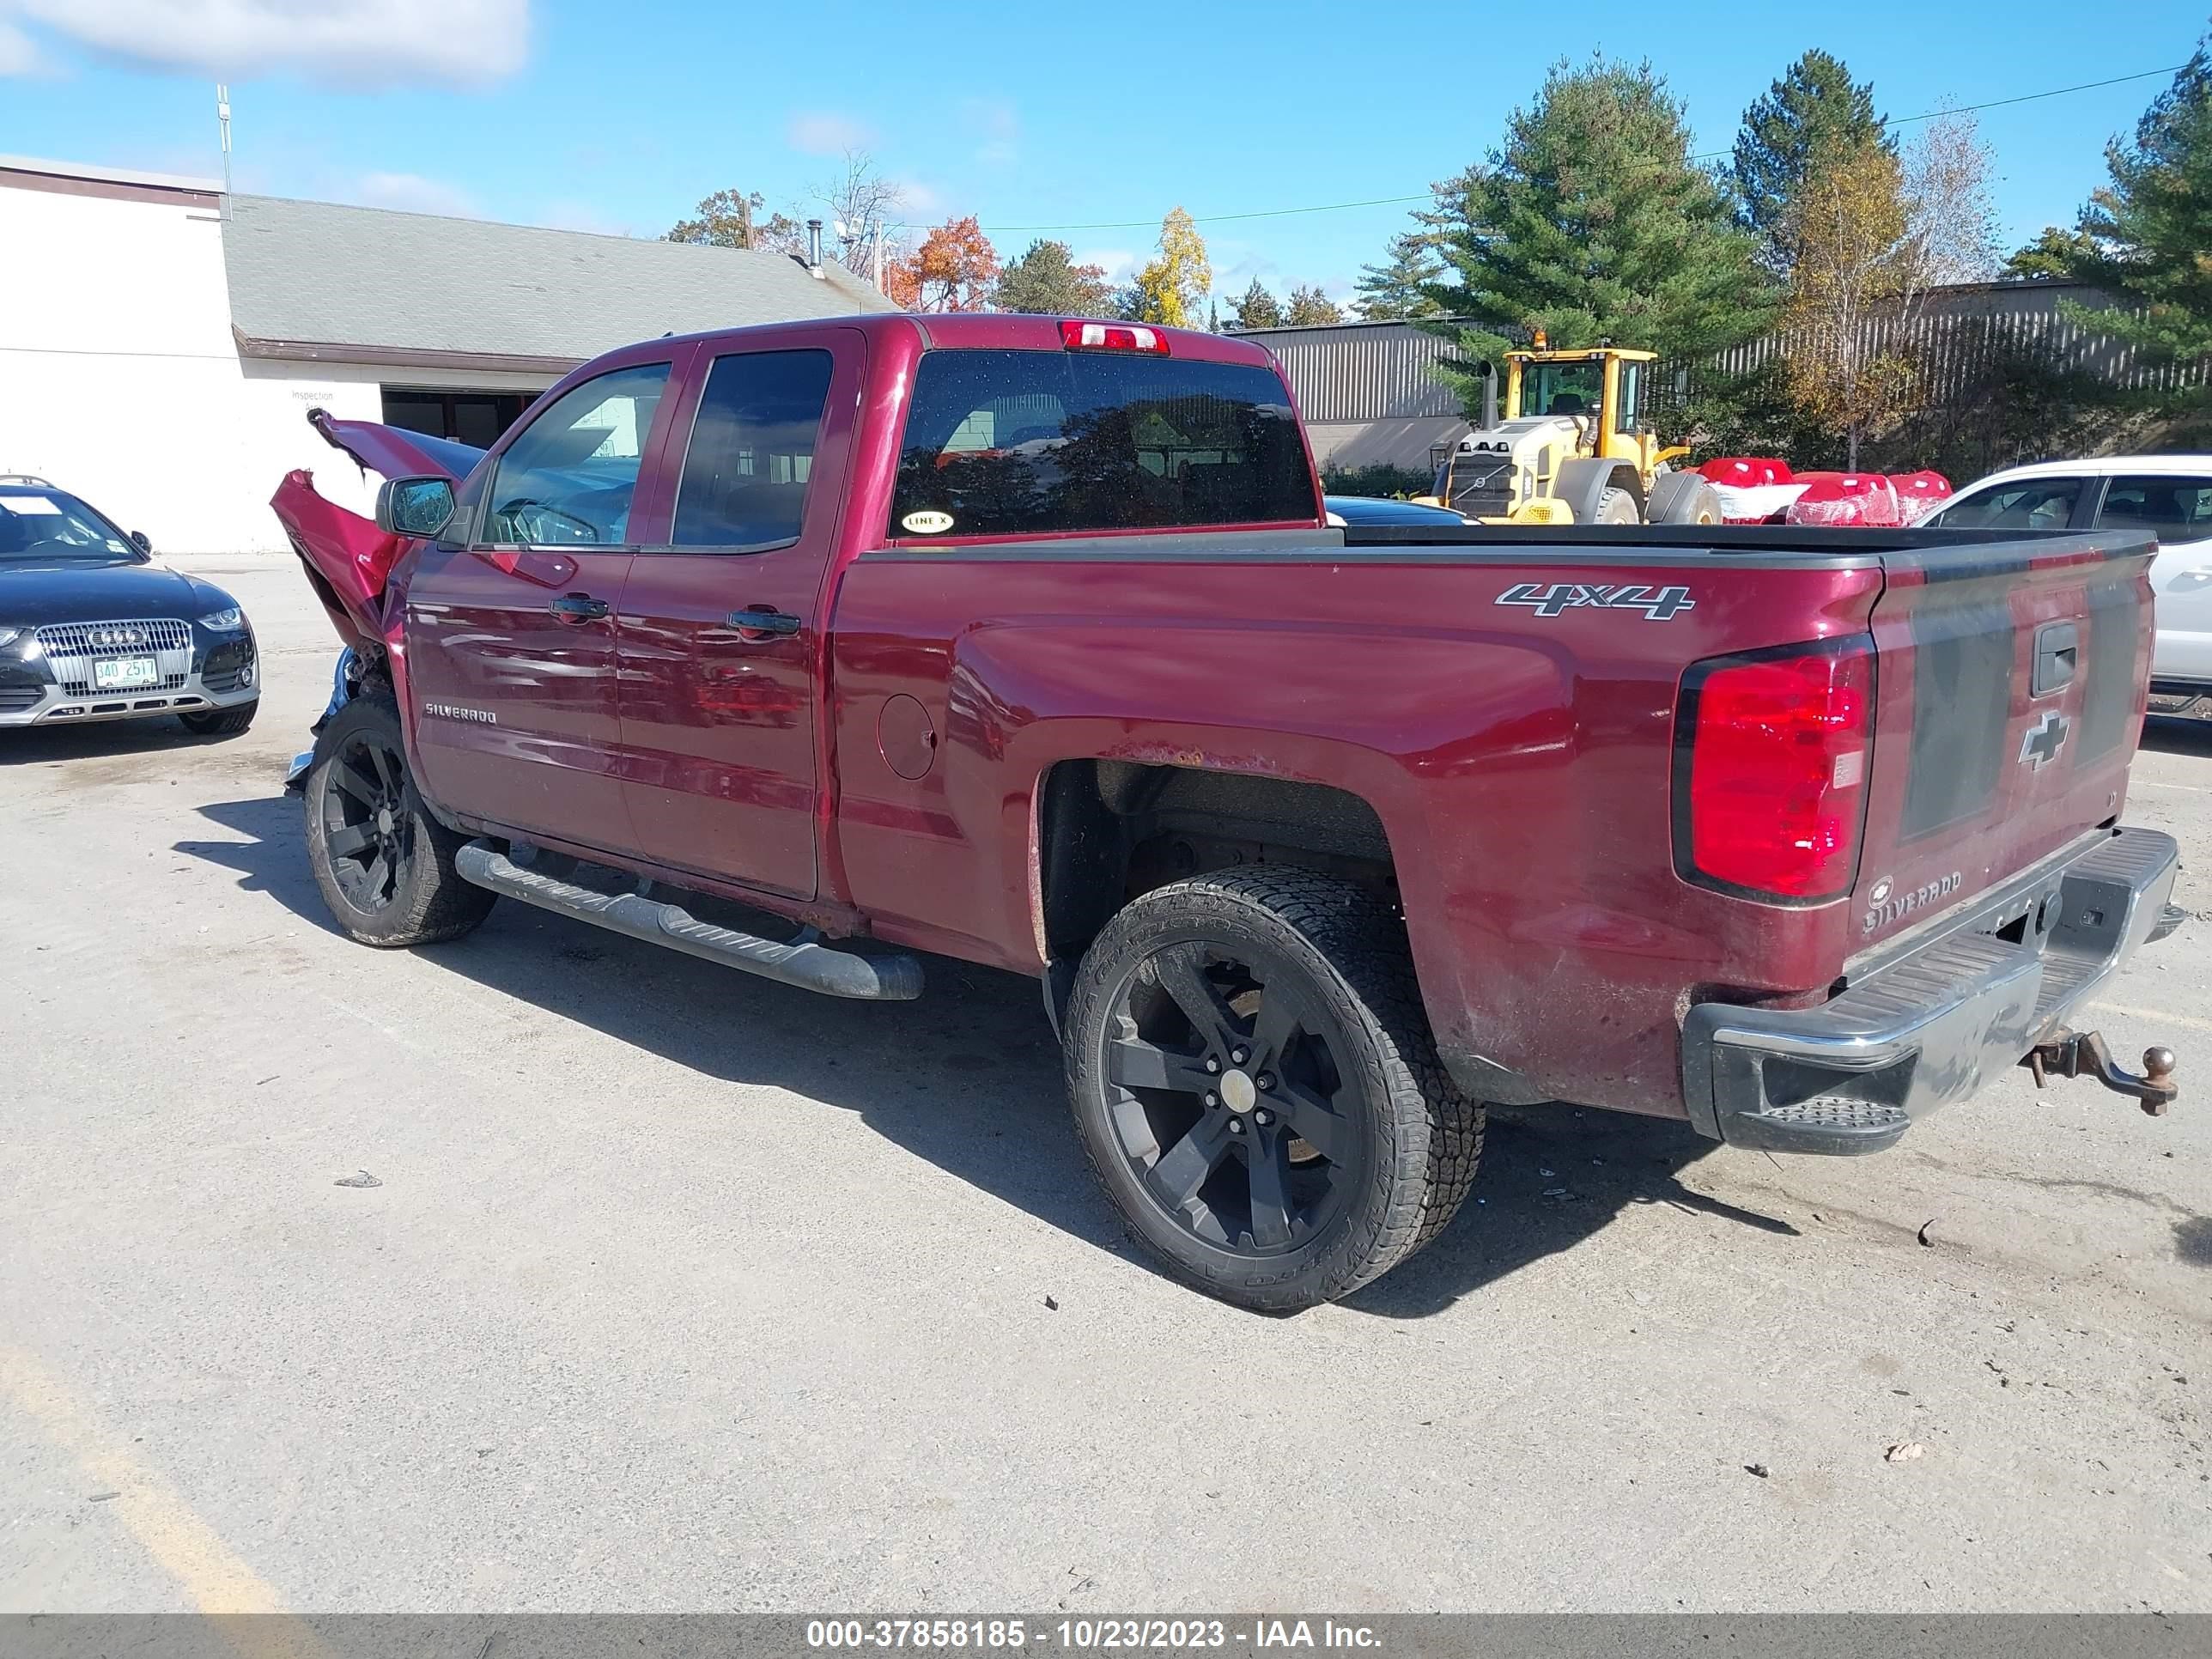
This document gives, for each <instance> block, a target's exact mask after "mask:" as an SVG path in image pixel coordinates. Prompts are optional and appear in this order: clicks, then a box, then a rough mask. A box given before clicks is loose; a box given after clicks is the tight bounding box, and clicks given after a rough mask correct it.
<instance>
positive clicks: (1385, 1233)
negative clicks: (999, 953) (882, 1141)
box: [1062, 866, 1483, 1313]
mask: <svg viewBox="0 0 2212 1659" xmlns="http://www.w3.org/2000/svg"><path fill="white" fill-rule="evenodd" d="M1194 942H1195V943H1199V944H1200V945H1203V946H1205V947H1206V948H1208V949H1211V950H1214V951H1221V952H1225V953H1231V954H1233V953H1235V952H1237V951H1244V950H1255V951H1265V952H1266V953H1267V955H1268V957H1271V958H1272V959H1273V962H1275V963H1279V964H1281V965H1282V966H1284V967H1285V968H1286V969H1293V970H1295V973H1296V975H1297V976H1298V981H1297V982H1296V989H1297V994H1298V995H1299V997H1300V998H1301V999H1302V1000H1304V1003H1305V1004H1306V1005H1307V1006H1310V1008H1312V1009H1314V1010H1315V1011H1316V1019H1317V1020H1318V1021H1319V1022H1320V1023H1322V1024H1326V1025H1327V1026H1328V1028H1329V1029H1328V1031H1327V1034H1326V1042H1327V1047H1328V1052H1329V1054H1331V1055H1332V1056H1333V1057H1334V1058H1335V1069H1336V1070H1337V1071H1338V1072H1339V1073H1340V1077H1341V1081H1342V1086H1341V1087H1340V1091H1339V1094H1338V1097H1337V1103H1338V1104H1339V1105H1340V1107H1343V1106H1346V1104H1347V1102H1349V1103H1350V1105H1349V1109H1347V1110H1346V1111H1345V1112H1344V1121H1346V1126H1347V1131H1348V1133H1347V1137H1346V1140H1347V1145H1350V1144H1352V1142H1353V1141H1354V1140H1356V1142H1357V1145H1358V1152H1360V1153H1364V1156H1355V1157H1354V1158H1348V1159H1347V1160H1346V1168H1345V1170H1343V1171H1342V1173H1341V1178H1343V1179H1344V1180H1345V1182H1346V1188H1347V1190H1346V1197H1345V1200H1344V1201H1343V1203H1342V1206H1341V1207H1340V1209H1339V1210H1338V1211H1337V1212H1336V1213H1335V1214H1334V1218H1333V1219H1332V1220H1331V1221H1330V1222H1329V1223H1328V1225H1326V1226H1322V1227H1320V1228H1318V1229H1316V1231H1314V1232H1313V1234H1312V1235H1311V1236H1310V1237H1309V1238H1307V1239H1305V1240H1304V1241H1303V1242H1302V1243H1297V1244H1296V1245H1295V1246H1294V1247H1293V1248H1291V1249H1288V1250H1286V1251H1279V1252H1278V1253H1275V1254H1267V1255H1262V1254H1259V1253H1257V1252H1256V1251H1255V1250H1254V1249H1252V1248H1251V1244H1252V1241H1251V1238H1250V1237H1246V1238H1244V1239H1243V1240H1241V1241H1240V1245H1239V1246H1231V1247H1224V1246H1222V1245H1219V1244H1217V1243H1210V1242H1208V1241H1207V1240H1206V1239H1204V1238H1201V1237H1199V1236H1198V1235H1197V1234H1196V1233H1195V1232H1194V1231H1190V1230H1189V1228H1188V1227H1187V1226H1186V1225H1183V1224H1182V1222H1180V1221H1178V1220H1177V1219H1176V1218H1175V1217H1174V1216H1173V1215H1172V1214H1171V1213H1170V1210H1169V1209H1168V1207H1167V1206H1165V1205H1164V1203H1163V1202H1162V1201H1161V1200H1159V1199H1158V1198H1157V1197H1156V1196H1154V1195H1153V1194H1152V1192H1151V1191H1150V1190H1149V1188H1147V1186H1146V1179H1147V1176H1144V1175H1140V1174H1139V1172H1138V1171H1137V1170H1135V1168H1134V1167H1133V1163H1132V1159H1131V1158H1130V1155H1129V1152H1128V1150H1127V1146H1126V1144H1125V1142H1124V1141H1123V1140H1122V1139H1121V1136H1120V1134H1119V1133H1118V1132H1117V1130H1116V1128H1115V1121H1114V1118H1113V1114H1114V1112H1115V1109H1116V1108H1117V1106H1121V1107H1123V1108H1124V1109H1126V1106H1127V1103H1128V1102H1129V1101H1131V1100H1133V1098H1134V1097H1133V1095H1131V1094H1130V1093H1128V1091H1125V1090H1123V1089H1122V1088H1121V1086H1120V1085H1117V1084H1116V1083H1115V1082H1113V1081H1111V1080H1109V1077H1108V1075H1107V1073H1108V1070H1109V1065H1108V1058H1107V1051H1108V1046H1109V1043H1111V1042H1117V1041H1120V1040H1121V1039H1123V1038H1125V1037H1126V1036H1128V1035H1130V1034H1131V1033H1133V1030H1134V1027H1133V1024H1131V1023H1130V1020H1129V1017H1128V1015H1127V1012H1126V1010H1127V1007H1128V1006H1131V1005H1130V1004H1129V1002H1128V1000H1127V999H1128V997H1129V995H1130V994H1131V987H1134V986H1139V985H1146V986H1153V987H1158V986H1159V985H1160V984H1161V983H1162V981H1160V980H1159V979H1158V968H1157V962H1156V953H1157V952H1159V951H1164V950H1171V949H1173V948H1174V947H1176V946H1178V945H1188V944H1191V943H1194ZM1148 973H1150V974H1152V975H1154V977H1153V978H1152V979H1150V980H1147V979H1146V978H1144V977H1143V976H1144V975H1146V974H1148ZM1062 1029H1063V1032H1064V1037H1065V1041H1064V1048H1065V1059H1066V1070H1067V1079H1068V1094H1069V1104H1070V1107H1071V1109H1072V1110H1073V1115H1074V1119H1075V1127H1076V1133H1077V1136H1078V1138H1079V1139H1080V1140H1081V1141H1082V1143H1083V1146H1084V1150H1085V1152H1086V1153H1087V1154H1088V1155H1089V1157H1090V1158H1091V1167H1092V1168H1093V1169H1094V1170H1096V1171H1097V1175H1098V1177H1099V1179H1100V1181H1101V1182H1102V1183H1103V1185H1104V1187H1105V1188H1106V1190H1107V1193H1108V1194H1109V1197H1110V1198H1111V1199H1112V1200H1113V1201H1114V1204H1115V1207H1116V1208H1117V1209H1118V1210H1119V1211H1120V1212H1121V1216H1122V1218H1123V1219H1124V1220H1125V1221H1126V1222H1127V1225H1128V1226H1129V1228H1130V1230H1131V1231H1133V1233H1134V1234H1135V1236H1136V1237H1137V1238H1138V1239H1139V1242H1141V1243H1143V1244H1145V1245H1146V1247H1147V1248H1148V1249H1150V1250H1151V1251H1152V1254H1153V1255H1155V1256H1157V1257H1158V1260H1159V1261H1160V1262H1161V1263H1162V1264H1163V1265H1164V1267H1165V1268H1166V1269H1167V1271H1168V1272H1169V1273H1170V1274H1172V1275H1173V1276H1174V1277H1176V1278H1177V1279H1181V1280H1182V1281H1183V1282H1184V1283H1186V1284H1188V1285H1194V1286H1195V1287H1196V1288H1197V1289H1199V1290H1201V1291H1206V1293H1207V1294H1209V1295H1211V1296H1215V1297H1219V1298H1221V1299H1222V1300H1223V1301H1225V1302H1231V1303H1234V1304H1237V1305H1239V1306H1242V1307H1246V1308H1250V1309H1254V1310H1260V1311H1263V1312H1269V1313H1294V1312H1297V1311H1299V1310H1303V1309H1306V1308H1310V1307H1313V1306H1315V1305H1316V1304H1320V1303H1323V1302H1329V1301H1334V1300H1335V1299H1336V1298H1338V1297H1342V1296H1346V1295H1348V1294H1350V1293H1351V1292H1352V1291H1356V1290H1358V1288H1359V1287H1360V1286H1362V1285H1366V1284H1368V1283H1370V1282H1371V1281H1372V1280H1374V1279H1376V1278H1378V1277H1380V1276H1381V1275H1382V1274H1383V1273H1387V1272H1388V1271H1389V1269H1390V1268H1392V1267H1395V1266H1396V1265H1397V1264H1398V1263H1400V1262H1401V1261H1404V1260H1405V1259H1406V1258H1407V1257H1408V1256H1410V1255H1413V1253H1414V1252H1415V1251H1417V1250H1419V1249H1421V1248H1422V1247H1423V1246H1424V1245H1425V1244H1427V1243H1429V1242H1430V1241H1431V1239H1433V1238H1435V1237H1436V1236H1437V1234H1438V1233H1440V1232H1441V1231H1443V1228H1444V1226H1445V1225H1446V1224H1447V1223H1449V1221H1450V1219H1451V1218H1452V1216H1453V1214H1454V1212H1456V1211H1457V1210H1458V1208H1459V1206H1460V1204H1461V1202H1462V1200H1464V1199H1465V1197H1466V1196H1467V1193H1468V1188H1469V1186H1470V1185H1472V1183H1473V1182H1474V1171H1475V1164H1476V1162H1477V1160H1478V1158H1480V1154H1481V1150H1482V1130H1483V1108H1482V1106H1481V1105H1480V1103H1476V1102H1474V1101H1470V1100H1468V1098H1467V1097H1465V1096H1463V1095H1462V1094H1461V1093H1460V1091H1458V1089H1457V1088H1456V1087H1455V1085H1453V1083H1452V1081H1451V1079H1450V1078H1449V1076H1447V1075H1446V1073H1445V1072H1444V1068H1443V1063H1442V1062H1441V1061H1440V1060H1438V1058H1437V1052H1436V1045H1435V1042H1434V1040H1433V1038H1432V1037H1431V1034H1430V1031H1429V1025H1428V1021H1427V1018H1426V1017H1425V1015H1424V1013H1423V1012H1422V1008H1421V1000H1420V993H1419V987H1418V986H1417V984H1416V982H1415V980H1414V975H1413V962H1412V958H1411V956H1410V955H1409V953H1408V951H1407V943H1406V935H1405V929H1404V927H1403V925H1402V923H1401V921H1399V920H1398V918H1397V917H1396V916H1395V915H1394V914H1393V913H1392V912H1391V910H1390V909H1389V907H1387V906H1386V905H1385V904H1384V903H1383V902H1381V901H1380V900H1378V899H1376V898H1375V897H1373V896H1370V895H1369V894H1368V893H1366V892H1364V891H1363V890H1360V889H1359V888H1358V887H1355V886H1352V885H1351V884H1348V883H1345V882H1342V881H1338V880H1335V879H1333V878H1328V877H1326V876H1322V875H1318V874H1316V873H1313V872H1308V871H1304V870H1298V869H1295V868H1291V867H1287V866H1277V867H1273V868H1268V869H1264V870H1249V871H1243V872H1218V873H1214V874H1208V875H1200V876H1194V877H1192V878H1189V879H1188V880H1184V881H1179V882H1176V883H1174V884H1170V885H1169V886H1165V887H1161V888H1157V889H1155V890H1152V891H1151V892H1149V893H1146V894H1145V895H1143V896H1140V897H1139V898H1137V899H1134V900H1133V901H1132V902H1130V903H1129V904H1128V905H1127V907H1125V908H1123V909H1122V910H1121V912H1120V913H1119V914H1117V915H1115V916H1114V918H1113V919H1112V920H1111V921H1109V922H1108V923H1107V925H1106V927H1104V928H1103V930H1102V931H1101V932H1100V933H1099V935H1098V937H1097V939H1096V940H1095V941H1094V942H1093V943H1092V944H1091V947H1090V949H1089V951H1086V952H1085V956H1084V957H1083V961H1082V963H1081V966H1080V967H1079V969H1078V971H1077V974H1076V977H1075V983H1074V987H1073V992H1072V994H1071V996H1070V999H1069V1003H1068V1010H1067V1015H1066V1020H1065V1021H1064V1023H1063V1027H1062ZM1286 1129H1287V1120H1285V1130H1286ZM1163 1156H1164V1154H1163ZM1330 1174H1331V1176H1332V1178H1336V1177H1337V1176H1338V1171H1337V1168H1336V1166H1335V1165H1334V1164H1331V1165H1330Z"/></svg>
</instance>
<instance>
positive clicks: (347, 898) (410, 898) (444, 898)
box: [301, 691, 498, 950]
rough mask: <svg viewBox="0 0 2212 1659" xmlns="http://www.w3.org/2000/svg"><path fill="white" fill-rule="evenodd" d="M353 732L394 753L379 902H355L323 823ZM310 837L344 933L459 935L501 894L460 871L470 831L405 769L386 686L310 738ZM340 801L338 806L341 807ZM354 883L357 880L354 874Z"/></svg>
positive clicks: (429, 938) (430, 939)
mask: <svg viewBox="0 0 2212 1659" xmlns="http://www.w3.org/2000/svg"><path fill="white" fill-rule="evenodd" d="M356 738H358V739H361V740H362V742H363V743H364V744H368V745H374V746H379V747H380V748H381V749H382V750H384V752H386V753H387V754H388V755H390V756H391V757H395V758H396V764H397V770H398V779H399V786H400V787H399V788H398V791H397V793H396V794H395V795H394V796H393V797H392V807H391V812H392V823H393V832H392V833H393V834H394V835H395V836H397V837H398V842H397V845H398V848H399V849H400V850H399V852H398V854H397V855H396V856H395V857H394V859H393V872H392V880H391V883H390V891H389V896H388V897H387V898H386V899H385V900H384V902H380V903H377V904H373V905H372V904H365V903H362V902H357V900H356V896H354V894H351V893H349V891H348V890H347V884H346V883H345V882H344V881H343V880H341V878H340V877H339V875H338V873H337V868H336V864H335V860H334V855H333V853H332V842H333V836H332V835H331V832H330V829H329V828H328V825H329V821H330V818H331V816H332V814H331V811H330V810H329V809H330V806H331V794H332V792H333V791H334V790H337V789H338V788H339V786H338V784H337V783H336V782H334V781H333V773H334V771H335V769H337V767H338V766H339V765H340V764H341V760H342V757H345V756H347V755H348V753H349V750H353V752H355V753H358V752H359V751H358V750H354V749H353V745H354V744H355V740H356ZM301 799H302V805H303V807H304V811H305V820H306V829H307V863H308V865H309V866H310V867H311V868H312V869H313V871H314V874H315V885H316V886H317V887H319V889H321V890H322V895H323V902H324V903H325V905H327V906H328V907H329V908H330V912H331V919H332V920H333V921H336V922H337V925H338V929H339V931H340V932H341V933H344V934H345V936H346V937H347V938H348V939H355V940H357V941H358V942H360V943H361V944H363V945H377V946H379V947H380V948H382V949H385V950H399V949H403V948H405V947H407V946H410V945H430V944H435V943H436V942H438V941H439V940H441V939H458V938H459V937H460V936H461V935H462V934H463V933H467V932H468V931H469V930H470V929H471V928H473V927H476V926H477V923H479V922H481V921H483V919H484V917H485V916H486V915H489V913H490V911H491V907H492V905H493V904H494V903H495V902H496V900H497V898H498V895H496V894H495V893H492V892H489V891H487V890H485V889H483V888H482V887H477V886H473V885H471V884H470V883H468V882H465V881H464V880H462V879H461V878H460V876H459V873H458V872H456V871H455V870H454V868H453V854H455V853H456V852H458V851H459V849H460V848H461V847H462V846H464V845H465V843H466V840H467V837H465V836H459V835H456V834H455V833H454V832H453V830H451V829H447V828H446V826H445V825H443V824H442V823H439V822H438V821H437V819H436V818H435V817H432V816H431V814H430V811H429V809H428V807H427V806H425V805H423V804H422V794H421V793H420V792H419V791H418V790H417V789H416V787H415V780H414V777H413V776H412V775H411V774H410V773H409V772H408V771H407V769H406V746H405V744H404V742H403V741H402V739H401V734H400V726H399V711H398V707H397V706H396V705H395V704H394V703H393V702H392V697H391V694H390V693H389V692H388V691H387V692H382V693H371V694H368V695H366V696H359V697H356V698H355V699H354V700H353V701H352V702H349V703H348V704H346V706H345V707H344V708H341V709H339V710H338V712H337V714H333V715H332V716H331V719H330V720H329V722H328V723H327V724H326V725H325V726H324V727H323V729H322V731H321V732H319V733H318V734H317V735H316V738H315V758H314V762H313V764H312V765H311V766H309V767H308V769H307V778H306V780H305V784H304V787H302V789H301ZM343 810H344V809H343V807H341V808H340V809H339V811H341V812H343ZM354 885H355V886H356V888H358V887H359V886H360V885H361V883H360V881H359V880H358V879H356V881H355V883H354Z"/></svg>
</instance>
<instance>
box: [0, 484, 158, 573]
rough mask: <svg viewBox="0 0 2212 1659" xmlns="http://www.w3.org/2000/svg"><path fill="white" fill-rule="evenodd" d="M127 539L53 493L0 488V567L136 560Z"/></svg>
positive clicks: (68, 497) (138, 557) (78, 504)
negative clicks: (32, 563)
mask: <svg viewBox="0 0 2212 1659" xmlns="http://www.w3.org/2000/svg"><path fill="white" fill-rule="evenodd" d="M142 558H143V555H142V554H140V552H139V551H138V550H137V548H136V547H134V546H132V545H131V541H130V538H128V537H126V536H125V535H124V533H123V532H121V531H120V530H118V529H117V528H116V527H115V526H113V525H112V524H110V523H109V522H108V521H107V520H106V519H104V518H102V517H101V516H100V514H99V513H95V512H94V511H93V510H92V509H91V508H90V507H87V506H86V505H85V504H84V503H83V502H82V501H79V500H77V498H76V496H74V495H64V493H63V492H62V491H60V490H58V489H0V563H6V562H10V561H22V562H52V561H54V560H58V559H70V560H75V559H87V560H94V561H98V562H102V563H106V562H112V561H113V560H116V559H124V560H128V561H130V562H132V563H137V562H140V561H141V560H142Z"/></svg>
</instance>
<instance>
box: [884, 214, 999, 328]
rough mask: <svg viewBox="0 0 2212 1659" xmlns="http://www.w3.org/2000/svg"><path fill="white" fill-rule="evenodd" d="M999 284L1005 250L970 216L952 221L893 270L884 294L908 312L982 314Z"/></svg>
mask: <svg viewBox="0 0 2212 1659" xmlns="http://www.w3.org/2000/svg"><path fill="white" fill-rule="evenodd" d="M998 280H999V251H998V250H997V249H996V248H994V247H993V246H991V239H990V238H989V237H987V236H986V235H984V234H983V230H982V227H981V226H980V225H978V224H977V223H976V222H975V215H973V214H969V216H967V217H965V218H963V219H947V220H946V221H945V222H944V223H943V224H941V225H939V226H938V227H937V228H936V229H934V230H933V231H931V232H930V233H929V234H928V236H927V237H926V238H925V239H924V240H923V241H922V244H921V246H920V247H918V248H916V249H915V251H914V252H912V253H911V254H909V255H908V256H907V257H906V258H902V259H899V260H896V261H895V262H894V263H892V264H890V265H889V266H887V267H886V268H885V270H884V291H885V292H886V293H888V294H889V295H890V297H891V300H892V301H893V302H894V303H896V304H897V305H899V306H902V307H904V308H906V309H907V310H908V311H981V310H983V309H984V308H985V307H986V306H987V305H988V303H989V301H990V298H991V294H992V290H993V289H994V287H995V286H996V285H997V283H998Z"/></svg>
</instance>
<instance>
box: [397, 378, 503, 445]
mask: <svg viewBox="0 0 2212 1659" xmlns="http://www.w3.org/2000/svg"><path fill="white" fill-rule="evenodd" d="M537 396H538V394H537V393H536V392H483V391H479V390H477V389H476V388H474V387H471V388H470V389H469V390H467V391H465V392H447V391H441V390H440V389H439V388H437V387H435V386H386V387H385V388H384V423H385V424H386V426H397V427H404V428H406V429H407V430H408V431H410V432H423V433H428V435H430V436H431V437H434V438H450V439H452V440H453V441H454V442H455V443H464V444H473V445H475V446H476V447H477V448H478V449H489V448H490V447H492V445H493V444H495V443H496V442H498V441H499V435H500V434H501V433H502V432H504V431H506V430H507V428H509V427H511V426H513V424H514V423H515V422H516V421H517V420H518V419H519V418H520V416H521V414H522V411H523V410H526V409H527V408H529V407H530V404H531V401H532V399H533V398H536V397H537Z"/></svg>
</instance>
